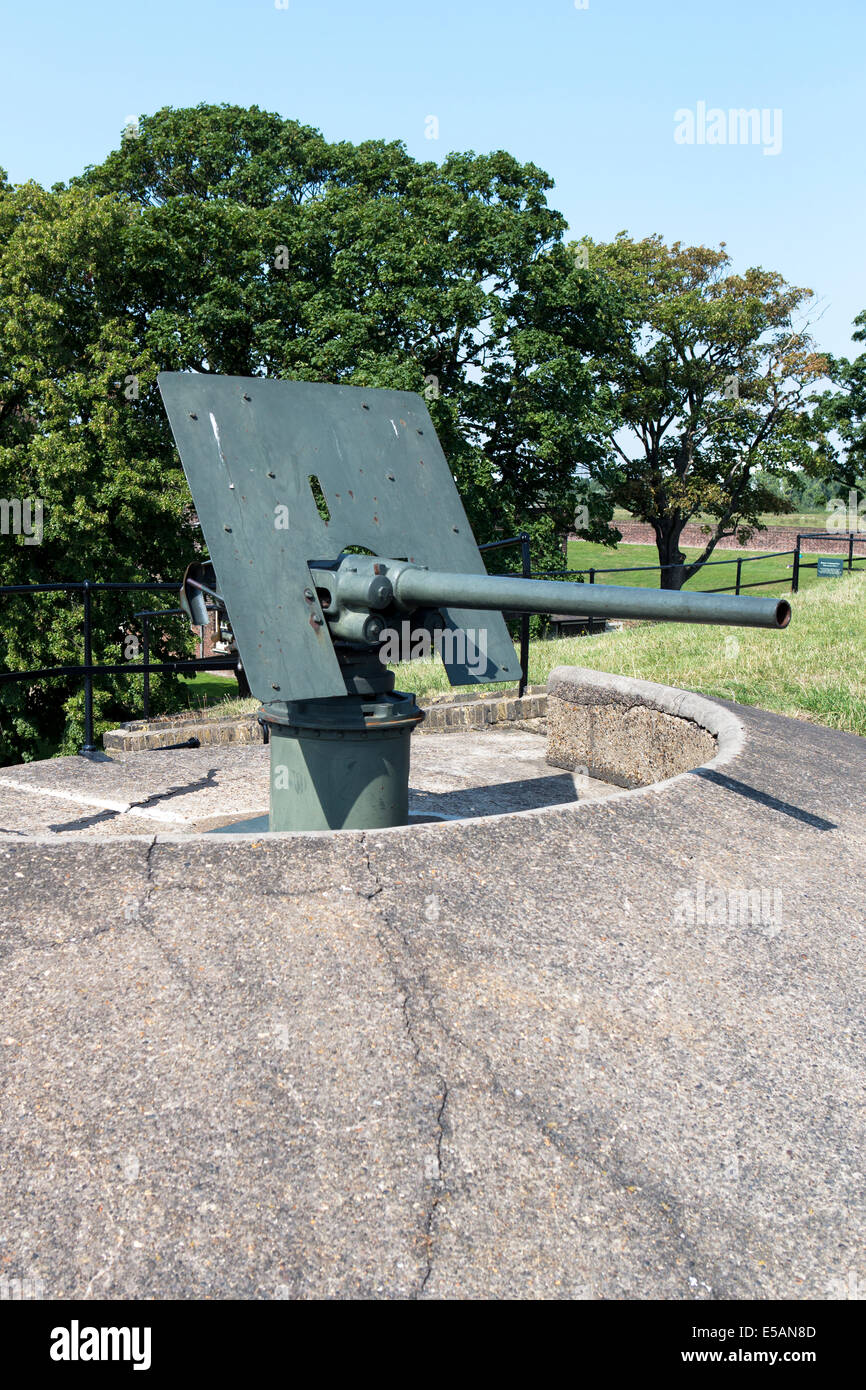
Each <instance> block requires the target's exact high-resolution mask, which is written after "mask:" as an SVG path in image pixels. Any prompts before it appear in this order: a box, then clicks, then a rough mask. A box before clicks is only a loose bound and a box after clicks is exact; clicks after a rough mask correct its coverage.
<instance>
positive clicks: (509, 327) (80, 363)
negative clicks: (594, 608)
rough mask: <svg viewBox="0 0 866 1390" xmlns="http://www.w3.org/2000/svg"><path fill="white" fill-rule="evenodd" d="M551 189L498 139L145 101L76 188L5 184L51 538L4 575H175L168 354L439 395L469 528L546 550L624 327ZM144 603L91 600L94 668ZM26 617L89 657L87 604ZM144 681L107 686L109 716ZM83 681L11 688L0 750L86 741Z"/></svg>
mask: <svg viewBox="0 0 866 1390" xmlns="http://www.w3.org/2000/svg"><path fill="white" fill-rule="evenodd" d="M549 188H550V180H549V178H548V177H547V175H545V174H544V173H543V172H542V171H541V170H540V169H538V168H537V167H536V166H535V165H532V164H521V163H518V161H516V160H515V159H514V158H512V156H510V155H508V154H507V153H504V152H502V151H499V152H495V153H493V154H490V155H475V154H471V153H469V154H452V155H449V156H448V157H447V158H446V159H445V160H444V161H443V163H442V164H441V165H435V164H433V163H419V162H417V161H415V160H413V159H412V158H410V156H409V155H408V154H407V153H406V151H405V149H404V148H403V146H402V145H400V144H398V143H386V142H382V141H369V142H365V143H363V144H361V145H358V146H354V145H351V144H348V143H339V144H329V143H328V142H326V141H325V140H324V138H323V137H322V135H321V134H320V133H319V132H318V131H316V130H314V129H312V128H310V127H307V126H303V125H300V124H298V123H297V122H295V121H286V120H283V119H281V118H280V117H279V116H276V115H273V114H270V113H267V112H263V111H260V110H259V109H257V108H256V107H252V108H250V109H243V108H240V107H234V106H206V105H202V106H199V107H196V108H194V109H189V110H180V111H176V110H172V109H170V108H166V109H164V110H162V111H158V112H157V113H156V114H155V115H153V116H149V117H148V116H145V117H143V118H142V119H141V122H140V127H139V134H138V136H137V138H124V139H122V141H121V143H120V145H119V147H118V149H116V150H114V151H112V153H111V154H110V155H109V156H108V158H107V159H106V160H105V161H104V162H103V163H102V164H100V165H98V166H96V167H91V168H88V169H87V170H86V171H85V172H84V173H83V174H82V175H81V176H80V177H79V178H76V179H74V180H73V181H72V183H71V184H70V185H69V186H66V187H64V186H62V185H58V186H56V187H55V188H54V189H53V190H52V191H51V192H46V191H44V190H42V189H40V188H38V187H37V186H35V185H33V184H27V185H24V186H23V187H18V188H11V187H9V186H8V185H7V184H6V183H5V182H4V183H3V184H2V185H0V238H2V249H0V402H2V406H0V474H2V482H3V486H4V488H5V490H6V492H7V495H9V496H30V495H33V496H39V497H41V498H43V499H44V507H45V536H44V541H43V544H42V545H41V546H25V545H24V544H23V541H22V540H21V539H20V538H19V539H18V540H16V541H15V542H14V543H12V542H11V541H10V542H9V543H8V544H7V545H6V548H5V550H4V552H3V556H4V559H3V566H4V567H3V571H2V573H3V578H4V579H5V580H6V581H7V582H12V581H16V582H35V581H37V580H43V581H44V580H50V579H58V578H81V577H84V576H92V577H94V578H114V579H116V578H126V579H134V578H142V579H144V578H149V577H159V576H167V577H171V578H176V577H178V576H179V574H180V572H181V570H182V566H183V561H184V559H185V558H187V557H188V556H189V555H190V553H191V552H192V549H193V545H194V543H195V536H196V533H195V529H194V527H193V526H192V524H191V522H192V516H191V503H190V498H189V495H188V492H187V490H186V487H185V483H184V481H183V477H182V474H181V472H180V470H179V467H178V464H177V459H176V455H175V451H174V448H173V442H172V439H171V435H170V431H169V429H168V425H167V421H166V419H165V416H164V413H163V410H162V406H161V402H160V399H159V395H158V392H157V390H156V387H155V378H156V374H157V371H158V370H164V369H167V370H176V371H188V370H193V371H198V372H220V373H231V374H240V375H247V374H260V375H267V376H277V377H294V378H305V379H311V380H317V381H332V382H347V383H353V384H356V385H359V386H391V387H401V388H405V389H410V390H420V391H424V392H425V394H426V395H427V396H428V398H429V403H430V407H431V412H432V414H433V416H434V420H435V423H436V427H437V430H438V431H439V433H440V437H441V439H442V442H443V446H444V448H445V451H446V454H447V455H448V457H449V461H450V463H451V467H452V470H453V472H454V474H455V477H456V479H457V482H458V486H459V487H460V489H461V492H462V494H463V497H464V501H465V503H466V505H467V510H468V511H469V513H470V519H471V521H472V523H473V526H474V527H475V529H476V532H477V534H478V535H479V539H481V540H483V539H488V538H494V537H495V536H497V535H506V534H509V533H513V532H516V531H518V530H520V529H523V528H527V527H528V528H529V529H531V530H534V532H535V534H536V536H537V537H538V545H537V548H536V556H535V558H536V562H537V563H547V564H549V563H551V562H554V563H555V561H556V558H557V547H558V544H559V539H560V538H561V536H562V534H563V533H564V532H565V531H567V530H568V529H569V527H570V525H571V522H572V516H573V512H574V507H575V503H576V500H577V491H576V488H575V470H576V468H577V466H578V465H580V464H583V465H585V466H586V465H589V464H591V463H592V462H593V461H594V460H595V458H596V454H597V452H598V445H597V443H595V442H594V441H595V440H596V439H597V437H598V430H597V429H594V428H593V403H592V382H591V377H590V374H589V371H588V369H587V366H586V356H587V353H588V352H589V351H590V349H593V348H598V346H599V343H600V339H601V337H602V336H603V334H604V333H605V332H606V331H608V329H609V326H610V323H611V318H610V310H609V308H608V307H607V304H606V300H607V298H609V295H608V289H607V287H606V286H605V285H604V284H603V283H601V282H597V281H595V280H593V278H592V277H591V276H589V275H587V274H586V273H585V272H582V271H580V270H578V269H576V268H575V266H574V264H573V261H572V259H571V258H570V257H569V256H567V255H566V252H565V250H564V247H563V245H562V237H563V233H564V230H565V223H564V221H563V218H562V217H561V216H560V214H559V213H557V212H555V211H554V210H552V209H551V208H549V207H548V206H547V201H546V194H547V191H548V190H549ZM593 526H594V527H595V528H596V530H597V531H598V533H599V534H600V535H602V536H606V534H607V532H606V528H605V527H604V525H603V522H602V521H596V522H593ZM499 554H500V555H501V556H502V563H503V564H506V565H507V564H509V563H513V561H510V560H509V557H508V555H507V554H506V553H505V552H499ZM97 608H98V614H99V615H101V616H98V614H97ZM19 610H20V611H19ZM129 610H130V604H129V601H128V600H126V599H123V600H115V599H110V598H108V597H107V596H102V597H100V600H99V604H98V605H97V606H95V609H94V614H95V616H96V617H97V619H98V623H99V627H98V632H97V639H98V640H97V645H96V649H95V656H96V658H97V659H99V658H100V657H101V656H104V657H106V658H109V657H115V656H116V655H117V639H118V633H117V627H118V623H119V621H120V619H121V617H122V615H123V614H124V613H128V612H129ZM27 611H28V612H30V613H34V612H35V613H38V614H41V616H40V617H39V618H38V619H35V618H34V619H29V618H28V619H25V617H24V611H23V608H21V606H20V605H19V606H18V609H16V610H15V612H14V615H13V612H12V609H11V608H10V607H9V606H8V605H7V606H6V608H5V613H6V617H5V618H4V621H3V624H2V632H0V648H2V649H0V658H2V659H3V660H4V661H5V662H6V663H7V664H9V665H12V666H15V667H17V668H18V669H26V668H28V667H31V666H42V665H53V664H58V663H60V662H61V661H76V660H78V659H80V650H81V648H80V637H79V626H80V611H79V610H78V609H77V608H76V605H74V604H70V603H69V602H68V601H60V600H58V599H57V598H55V597H51V598H46V600H45V601H44V603H42V602H41V601H40V603H39V604H37V605H35V607H32V608H28V610H27ZM13 616H14V620H13ZM177 640H178V639H177V638H175V639H174V645H175V649H177ZM129 688H130V687H129V684H128V682H124V681H118V682H107V683H105V685H104V688H103V689H102V695H101V697H100V698H101V699H102V701H103V704H104V710H103V712H104V713H105V715H106V718H108V717H109V716H111V717H116V711H117V710H118V709H119V708H120V707H121V706H122V703H123V700H124V698H126V697H127V695H128V692H129ZM72 690H73V686H72V685H69V686H67V687H65V688H62V689H61V688H58V689H55V691H54V697H53V698H52V699H51V700H50V701H49V700H47V699H46V697H45V694H44V690H43V689H41V688H40V689H34V690H33V691H24V690H23V689H21V688H20V687H18V688H13V687H6V688H5V690H4V691H3V692H2V702H3V705H5V707H6V709H7V710H14V720H15V722H14V724H10V721H9V718H8V716H7V718H6V719H5V720H4V725H3V729H4V735H3V736H4V737H5V739H6V743H5V744H4V745H3V750H2V751H3V752H4V753H5V755H6V756H7V757H20V756H28V755H32V754H33V753H34V752H36V751H40V750H43V749H44V748H45V747H46V746H47V745H48V744H49V743H50V742H51V740H53V739H56V738H57V737H59V736H60V731H61V730H63V729H64V728H65V729H66V738H67V744H66V746H69V743H70V742H71V741H72V740H77V739H78V738H79V737H80V728H79V723H78V721H77V716H76V708H77V706H76V703H75V699H74V698H73V695H72Z"/></svg>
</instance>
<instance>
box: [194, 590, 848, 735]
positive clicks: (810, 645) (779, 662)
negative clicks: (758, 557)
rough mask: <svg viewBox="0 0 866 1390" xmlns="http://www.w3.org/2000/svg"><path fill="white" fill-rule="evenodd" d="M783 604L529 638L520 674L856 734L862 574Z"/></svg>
mask: <svg viewBox="0 0 866 1390" xmlns="http://www.w3.org/2000/svg"><path fill="white" fill-rule="evenodd" d="M792 604H793V608H794V617H793V619H792V621H791V625H790V627H788V628H787V629H786V630H785V631H784V632H765V631H763V630H757V629H753V628H720V627H704V626H701V625H691V624H689V625H685V624H679V623H644V624H640V625H639V626H637V627H632V628H624V629H622V630H621V631H619V632H606V633H602V634H600V635H599V636H597V637H570V638H564V639H561V640H557V641H552V642H535V643H533V645H532V648H531V651H530V664H529V679H530V682H531V683H532V684H533V685H543V684H544V682H545V681H546V680H547V677H548V675H549V674H550V672H551V670H552V669H553V667H554V666H560V665H572V666H588V667H590V668H592V669H593V670H597V671H610V672H612V673H614V674H617V675H625V676H634V677H637V678H638V679H640V680H651V681H659V682H660V683H661V684H664V685H676V686H681V687H684V688H686V689H688V690H697V691H700V692H701V693H702V694H705V695H715V696H718V697H719V698H721V699H726V700H736V701H738V702H739V703H740V704H744V705H759V706H761V707H762V708H763V709H768V710H775V711H776V712H777V713H779V714H789V715H792V716H794V717H795V718H798V719H806V720H810V721H811V722H813V723H816V724H827V725H829V727H830V728H834V729H846V730H848V731H849V732H851V733H856V734H861V735H864V736H866V661H864V657H866V575H864V574H852V575H847V574H846V575H845V577H844V578H842V579H834V580H833V579H828V580H822V581H821V583H820V585H815V586H814V587H812V588H811V589H809V590H807V591H806V592H805V593H800V594H798V595H795V596H794V599H793V600H792ZM396 677H397V689H398V690H412V691H414V692H415V694H416V695H418V696H420V697H428V698H429V697H430V696H433V695H439V694H443V695H444V694H445V693H447V692H448V691H449V690H450V688H451V687H450V686H449V684H448V678H447V676H446V675H445V671H444V668H443V667H442V665H441V663H440V662H439V661H437V660H433V661H415V662H411V663H409V664H408V665H404V666H398V667H397V668H396ZM475 688H476V689H485V688H487V689H492V690H499V689H501V688H502V687H499V686H490V687H475ZM256 708H257V703H256V701H255V700H243V701H239V700H231V701H228V702H226V703H224V704H222V705H221V706H219V707H217V708H216V709H214V710H213V713H214V714H215V715H216V714H219V715H221V716H225V715H227V714H237V713H247V712H249V711H252V710H254V709H256ZM209 712H210V711H209Z"/></svg>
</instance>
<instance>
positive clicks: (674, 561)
mask: <svg viewBox="0 0 866 1390" xmlns="http://www.w3.org/2000/svg"><path fill="white" fill-rule="evenodd" d="M654 530H655V533H656V547H657V548H658V553H659V564H660V565H667V566H672V568H669V569H663V570H662V571H661V574H660V576H659V588H660V589H681V588H682V587H683V581H684V579H685V577H686V576H685V560H686V557H685V555H684V554H683V552H682V551H681V550H680V536H681V535H682V530H683V523H682V522H681V521H678V520H677V521H671V520H668V519H665V520H664V521H658V522H655V523H654Z"/></svg>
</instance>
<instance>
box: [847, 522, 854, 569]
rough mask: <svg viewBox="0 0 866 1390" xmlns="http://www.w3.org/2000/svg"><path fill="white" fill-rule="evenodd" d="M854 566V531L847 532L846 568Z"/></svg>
mask: <svg viewBox="0 0 866 1390" xmlns="http://www.w3.org/2000/svg"><path fill="white" fill-rule="evenodd" d="M853 568H854V532H853V531H851V532H849V534H848V569H849V570H852V569H853Z"/></svg>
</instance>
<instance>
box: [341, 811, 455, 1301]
mask: <svg viewBox="0 0 866 1390" xmlns="http://www.w3.org/2000/svg"><path fill="white" fill-rule="evenodd" d="M361 850H362V853H363V856H364V863H365V866H366V868H367V871H368V873H369V875H370V878H371V879H372V880H373V883H374V885H375V886H374V888H373V890H372V891H371V892H364V891H363V890H362V889H360V888H358V889H356V890H355V891H356V893H357V895H358V897H360V898H363V899H364V900H365V901H366V902H368V903H369V902H370V901H371V900H372V899H373V898H376V897H378V896H379V895H380V894H381V893H382V891H383V887H384V885H383V884H382V881H381V878H380V876H379V872H378V870H377V869H376V868H375V867H374V865H373V863H372V860H371V857H370V850H369V845H368V842H367V836H366V834H364V835H362V837H361ZM376 916H377V917H379V919H380V921H381V923H382V930H381V931H377V932H376V939H377V941H378V942H379V945H380V947H381V949H382V953H383V955H384V958H385V960H386V962H387V964H388V967H389V969H390V971H391V976H392V978H393V981H394V984H395V986H396V987H397V989H398V990H399V992H400V994H401V996H402V1004H401V1009H402V1015H403V1026H404V1028H405V1030H406V1036H407V1038H408V1040H409V1043H410V1045H411V1047H412V1055H413V1060H414V1062H415V1065H416V1066H417V1067H418V1068H419V1069H420V1070H422V1071H425V1072H427V1074H428V1075H430V1076H431V1077H435V1079H436V1085H437V1087H438V1088H439V1090H438V1099H439V1105H438V1109H437V1111H436V1119H435V1126H436V1128H435V1133H434V1164H435V1172H434V1171H431V1172H430V1173H429V1174H427V1175H426V1176H427V1180H428V1182H429V1184H430V1195H429V1200H428V1202H427V1210H426V1212H425V1215H424V1225H423V1233H424V1236H423V1239H424V1272H423V1274H422V1275H421V1278H420V1279H419V1282H418V1288H417V1289H416V1291H415V1293H414V1295H413V1296H412V1297H413V1298H414V1299H418V1298H420V1297H421V1296H422V1294H423V1293H424V1290H425V1289H426V1287H427V1284H428V1281H429V1279H430V1276H431V1274H432V1273H433V1261H434V1255H435V1241H436V1235H435V1226H436V1210H437V1207H438V1206H439V1203H440V1202H441V1200H442V1198H443V1196H444V1195H445V1194H446V1191H447V1189H446V1184H445V1177H444V1175H443V1154H442V1141H443V1139H444V1137H445V1111H446V1109H447V1106H448V1098H449V1095H450V1087H449V1084H448V1080H447V1078H446V1077H445V1075H444V1074H443V1073H442V1072H441V1071H440V1070H439V1069H438V1068H437V1067H434V1066H431V1065H430V1064H429V1063H426V1062H425V1060H424V1056H423V1052H424V1048H423V1043H422V1041H421V1039H420V1038H419V1037H418V1035H417V1032H416V1028H415V1025H414V1023H413V1020H412V1009H413V1007H416V1001H415V997H414V994H413V989H412V985H411V982H410V979H409V976H408V974H407V972H406V971H405V970H404V969H403V967H402V965H401V962H400V960H399V959H398V956H397V954H396V953H395V951H394V950H393V948H392V946H391V944H390V943H389V942H388V941H387V940H386V937H385V933H386V932H393V931H396V928H395V927H394V926H393V925H392V923H391V922H390V921H389V919H388V913H387V911H383V910H382V909H381V908H379V909H377V911H376ZM398 934H399V936H400V940H401V941H402V944H403V949H404V950H405V951H406V952H410V951H411V945H410V942H409V940H408V938H407V937H406V936H405V935H404V934H403V933H402V932H400V933H398ZM417 983H418V987H419V990H420V995H421V999H422V1000H423V1001H424V1004H425V1005H426V1008H427V1011H428V1013H429V1014H430V1017H431V1018H433V1019H434V1020H435V1013H434V1012H433V1009H432V1006H431V1003H430V1000H429V998H428V997H427V993H426V979H425V977H424V976H423V975H422V976H419V977H418V980H417ZM432 1169H433V1164H431V1170H432Z"/></svg>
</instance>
